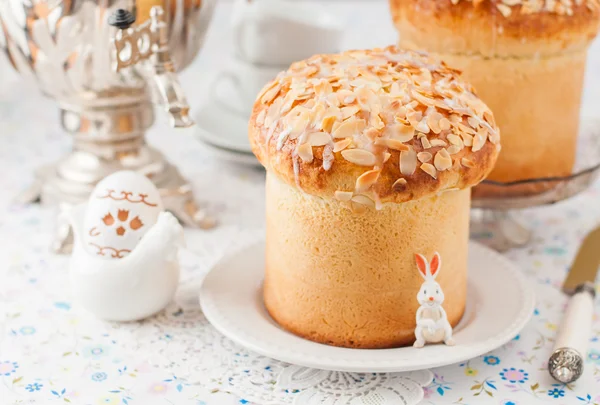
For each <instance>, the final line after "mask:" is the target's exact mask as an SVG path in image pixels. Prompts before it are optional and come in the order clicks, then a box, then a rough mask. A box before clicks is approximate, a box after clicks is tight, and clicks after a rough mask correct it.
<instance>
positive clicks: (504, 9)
mask: <svg viewBox="0 0 600 405" xmlns="http://www.w3.org/2000/svg"><path fill="white" fill-rule="evenodd" d="M496 7H497V8H498V10H500V12H501V13H502V15H503V16H504V17H507V18H508V17H510V15H511V13H512V10H511V9H510V7H508V6H507V5H506V4H501V3H497V4H496Z"/></svg>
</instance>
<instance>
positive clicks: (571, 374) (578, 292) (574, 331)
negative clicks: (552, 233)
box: [548, 227, 600, 384]
mask: <svg viewBox="0 0 600 405" xmlns="http://www.w3.org/2000/svg"><path fill="white" fill-rule="evenodd" d="M599 266H600V227H599V228H596V229H595V230H594V231H592V232H591V233H590V234H589V235H588V236H586V238H585V239H584V241H583V244H582V245H581V247H580V248H579V252H577V256H576V257H575V261H574V262H573V264H572V265H571V270H570V271H569V275H568V276H567V279H566V280H565V282H564V283H563V291H564V292H565V293H566V294H569V295H571V299H570V300H569V305H568V306H567V311H566V312H565V315H564V317H563V320H562V323H561V325H560V329H559V331H558V335H557V336H556V341H555V342H554V350H553V351H552V355H551V356H550V360H549V361H548V371H549V372H550V375H551V376H552V377H554V378H555V379H556V380H557V381H560V382H562V383H565V384H568V383H570V382H573V381H575V380H577V379H578V378H579V377H580V376H581V374H582V373H583V362H584V358H585V355H586V354H587V349H588V343H589V340H590V334H591V331H592V319H593V315H594V298H595V296H596V291H595V288H594V282H595V280H596V273H597V271H598V267H599Z"/></svg>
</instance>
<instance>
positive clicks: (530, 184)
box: [471, 114, 600, 252]
mask: <svg viewBox="0 0 600 405" xmlns="http://www.w3.org/2000/svg"><path fill="white" fill-rule="evenodd" d="M580 127H581V128H580V135H579V141H578V145H577V156H576V161H575V166H574V168H573V172H572V173H571V174H570V175H568V176H564V177H545V178H536V179H526V180H519V181H514V182H508V183H502V182H497V181H491V180H484V181H483V182H482V183H481V184H480V185H478V186H477V187H476V188H474V189H473V199H472V208H473V210H472V211H471V238H473V239H475V240H477V241H479V242H481V243H483V244H485V245H488V246H489V247H491V248H493V249H496V250H498V251H501V252H502V251H506V250H508V249H511V248H515V247H523V246H526V245H527V244H528V243H529V241H530V240H531V237H532V232H531V230H530V229H528V228H527V227H526V226H525V225H523V224H522V223H521V222H520V221H519V214H520V213H519V210H522V209H524V208H532V207H538V206H543V205H550V204H555V203H557V202H559V201H563V200H566V199H568V198H571V197H573V196H575V195H577V194H579V193H580V192H582V191H584V190H586V189H587V188H588V187H589V186H590V185H592V184H593V183H594V181H595V180H596V179H597V178H598V177H599V176H600V116H598V114H595V115H592V114H582V117H581V124H580ZM524 190H526V191H527V192H526V193H525V192H524Z"/></svg>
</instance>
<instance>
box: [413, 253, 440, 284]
mask: <svg viewBox="0 0 600 405" xmlns="http://www.w3.org/2000/svg"><path fill="white" fill-rule="evenodd" d="M415 260H416V261H417V268H418V269H419V273H421V276H422V277H423V278H424V279H428V278H433V279H434V280H435V278H436V277H437V275H438V273H439V270H440V268H441V267H442V257H441V256H440V254H439V253H438V252H435V253H434V255H433V258H432V259H431V262H429V263H428V262H427V259H425V256H423V255H421V254H419V253H415Z"/></svg>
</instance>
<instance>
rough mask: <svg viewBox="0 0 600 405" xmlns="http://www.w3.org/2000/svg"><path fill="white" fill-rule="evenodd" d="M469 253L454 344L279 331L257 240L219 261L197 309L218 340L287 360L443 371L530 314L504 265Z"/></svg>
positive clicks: (486, 252) (520, 279)
mask: <svg viewBox="0 0 600 405" xmlns="http://www.w3.org/2000/svg"><path fill="white" fill-rule="evenodd" d="M469 249H470V251H469V281H468V292H467V295H468V296H467V309H466V312H465V315H464V316H463V319H462V320H461V322H460V324H459V325H457V327H456V328H455V333H454V337H455V340H456V346H445V345H430V346H425V347H424V348H422V349H415V348H413V347H412V346H411V347H401V348H396V349H378V350H366V349H347V348H340V347H333V346H327V345H324V344H320V343H315V342H311V341H309V340H306V339H303V338H300V337H298V336H295V335H293V334H292V333H290V332H287V331H285V330H283V329H282V328H280V327H279V326H278V325H277V323H275V321H274V320H273V319H271V317H270V316H269V314H268V313H267V311H266V309H265V307H264V305H263V300H262V280H263V271H264V264H265V261H264V250H265V245H264V241H260V242H258V243H256V244H255V245H253V246H250V247H248V248H246V249H244V250H242V251H239V252H238V253H235V254H232V255H229V256H228V257H226V258H224V259H223V260H221V262H219V263H218V264H217V265H216V266H215V267H214V268H213V269H212V270H211V272H210V273H209V274H208V275H207V276H206V279H205V280H204V283H203V284H202V288H201V290H200V305H201V306H202V310H203V311H204V315H205V316H206V318H207V319H208V320H209V321H210V322H211V323H212V324H213V326H214V327H215V328H217V329H218V330H219V331H220V332H221V333H223V334H224V335H225V336H227V337H229V338H230V339H232V340H233V341H235V342H237V343H239V344H240V345H242V346H244V347H246V348H248V349H250V350H253V351H255V352H257V353H260V354H262V355H264V356H268V357H271V358H274V359H277V360H281V361H285V362H287V363H292V364H297V365H301V366H306V367H313V368H319V369H325V370H336V371H351V372H400V371H410V370H419V369H426V368H432V367H440V366H445V365H448V364H452V363H457V362H460V361H465V360H468V359H471V358H473V357H476V356H479V355H481V354H483V353H487V352H489V351H491V350H494V349H496V348H498V347H499V346H501V345H503V344H504V343H506V342H508V341H509V340H511V339H512V338H514V337H515V336H516V335H517V334H518V333H519V332H520V331H521V329H522V328H523V327H524V326H525V324H526V323H527V321H528V320H529V318H530V317H531V315H532V313H533V310H534V302H535V298H534V293H533V289H532V288H531V287H530V286H529V284H530V283H528V282H527V280H526V279H525V277H524V276H522V275H521V273H520V271H519V269H518V268H516V267H515V266H514V264H513V263H512V262H510V261H509V260H507V259H505V258H504V257H502V256H501V255H500V254H498V253H496V252H494V251H492V250H490V249H488V248H485V247H483V246H481V245H479V244H477V243H474V242H471V243H470V245H469ZM415 299H416V297H415Z"/></svg>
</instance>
